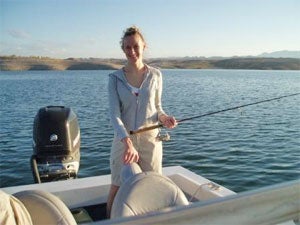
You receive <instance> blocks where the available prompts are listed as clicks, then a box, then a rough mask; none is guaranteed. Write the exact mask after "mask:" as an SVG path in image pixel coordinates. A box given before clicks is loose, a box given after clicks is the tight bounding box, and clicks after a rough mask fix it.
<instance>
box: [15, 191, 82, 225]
mask: <svg viewBox="0 0 300 225" xmlns="http://www.w3.org/2000/svg"><path fill="white" fill-rule="evenodd" d="M14 196H15V197H16V198H18V199H19V200H20V201H21V202H22V203H23V204H24V205H25V207H26V209H27V210H28V212H29V214H30V215H31V219H32V222H33V224H34V225H41V224H43V225H44V224H45V225H46V224H60V225H75V224H77V223H76V221H75V219H74V217H73V216H72V214H71V212H70V210H69V209H68V207H67V206H66V205H65V204H64V203H63V202H62V201H61V200H60V199H59V198H58V197H56V196H55V195H53V194H51V193H49V192H46V191H41V190H29V191H22V192H18V193H16V194H14Z"/></svg>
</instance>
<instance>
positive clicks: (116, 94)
mask: <svg viewBox="0 0 300 225" xmlns="http://www.w3.org/2000/svg"><path fill="white" fill-rule="evenodd" d="M120 44H121V48H122V50H123V52H124V53H125V56H126V58H127V63H126V65H125V66H124V67H123V68H122V69H120V70H117V71H115V72H114V73H112V74H110V75H109V85H108V89H109V107H110V119H111V123H112V125H113V128H114V140H113V143H112V148H111V157H110V168H111V175H112V185H111V188H110V193H109V197H108V201H107V215H108V217H109V215H110V210H111V206H112V203H113V200H114V197H115V195H116V193H117V191H118V189H119V186H120V185H121V179H120V172H121V168H122V166H123V164H131V163H133V162H137V163H138V164H139V165H140V167H141V169H142V170H143V171H155V172H158V173H161V171H162V143H161V141H159V140H158V138H157V135H158V133H159V131H158V129H155V130H151V131H146V132H142V133H139V134H134V135H130V134H129V131H132V130H137V129H140V128H142V127H145V126H149V125H153V124H158V123H162V124H163V125H164V126H165V127H167V128H174V127H175V126H176V124H177V123H176V120H175V118H174V117H172V116H168V115H167V114H165V112H164V111H163V109H162V106H161V94H162V75H161V72H160V71H159V70H158V69H156V68H153V67H151V66H148V65H146V64H145V63H144V62H143V53H144V50H145V48H146V42H145V39H144V37H143V35H142V34H141V32H140V31H139V29H138V28H137V27H135V26H133V27H129V28H128V29H126V30H125V31H124V34H123V36H122V38H121V42H120Z"/></svg>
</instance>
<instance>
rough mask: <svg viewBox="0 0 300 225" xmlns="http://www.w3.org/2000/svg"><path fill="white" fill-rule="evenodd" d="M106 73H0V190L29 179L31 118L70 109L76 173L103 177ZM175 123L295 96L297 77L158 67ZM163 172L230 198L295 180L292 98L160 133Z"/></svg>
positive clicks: (299, 119)
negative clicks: (76, 139)
mask: <svg viewBox="0 0 300 225" xmlns="http://www.w3.org/2000/svg"><path fill="white" fill-rule="evenodd" d="M109 72H110V71H22V72H3V71H1V72H0V102H1V108H0V131H1V132H0V163H1V164H0V179H1V185H0V187H6V186H12V185H22V184H30V183H33V178H32V174H31V169H30V164H29V159H30V156H31V154H32V130H33V127H32V126H33V119H34V116H35V115H36V113H37V111H38V109H39V108H41V107H44V106H47V105H64V106H67V107H71V108H72V109H73V111H74V112H75V113H76V114H77V116H78V120H79V125H80V130H81V164H80V170H79V177H89V176H95V175H102V174H109V172H110V171H109V152H110V144H111V140H112V136H113V131H112V128H111V126H110V123H109V119H108V103H107V81H108V76H107V74H108V73H109ZM163 74H164V78H163V79H164V92H163V106H164V109H165V111H166V112H168V113H170V114H172V115H174V116H175V117H176V118H177V119H184V118H187V117H191V116H196V115H200V114H204V113H207V112H211V111H218V110H221V109H226V108H230V107H234V106H238V105H243V104H247V103H251V102H257V101H260V100H264V99H269V98H275V97H278V96H282V95H287V94H293V93H297V92H300V72H299V71H249V70H163ZM169 134H170V135H171V140H170V141H169V142H164V161H163V165H164V166H172V165H181V166H184V167H186V168H188V169H190V170H192V171H193V172H195V173H197V174H200V175H202V176H204V177H207V178H208V179H211V180H213V181H215V182H217V183H219V184H221V185H224V186H226V187H228V188H230V189H232V190H233V191H236V192H240V191H246V190H252V189H255V188H258V187H263V186H267V185H272V184H277V183H281V182H285V181H290V180H295V179H299V178H300V95H297V96H294V97H289V98H284V99H282V100H278V101H272V102H266V103H262V104H259V105H254V106H249V107H245V108H242V109H240V110H233V111H227V112H224V113H219V114H216V115H212V116H207V117H203V118H199V119H194V120H189V121H186V122H183V123H181V124H179V125H178V127H177V128H176V129H174V130H170V131H169Z"/></svg>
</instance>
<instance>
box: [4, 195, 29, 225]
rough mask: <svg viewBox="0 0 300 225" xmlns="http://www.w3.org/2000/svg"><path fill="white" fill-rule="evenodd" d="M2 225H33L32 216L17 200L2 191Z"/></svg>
mask: <svg viewBox="0 0 300 225" xmlns="http://www.w3.org/2000/svg"><path fill="white" fill-rule="evenodd" d="M0 224H1V225H32V221H31V217H30V214H29V213H28V211H27V209H26V208H25V206H24V205H23V203H22V202H20V201H19V200H18V199H17V198H15V197H14V196H12V195H9V194H7V193H5V192H4V191H2V190H0Z"/></svg>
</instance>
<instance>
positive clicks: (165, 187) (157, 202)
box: [111, 172, 189, 218]
mask: <svg viewBox="0 0 300 225" xmlns="http://www.w3.org/2000/svg"><path fill="white" fill-rule="evenodd" d="M188 204H189V203H188V200H187V199H186V197H185V195H184V193H183V192H182V191H181V190H180V188H179V187H178V186H177V185H176V184H175V183H174V182H173V181H172V180H170V179H169V178H167V177H165V176H163V175H160V174H158V173H155V172H144V173H139V174H136V175H134V176H133V177H131V178H129V179H128V180H126V181H125V183H123V184H122V185H121V186H120V188H119V191H118V193H117V195H116V197H115V200H114V202H113V205H112V210H111V218H118V217H124V216H134V215H140V214H145V213H149V212H154V211H160V210H163V209H166V208H170V207H174V206H180V205H188Z"/></svg>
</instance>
